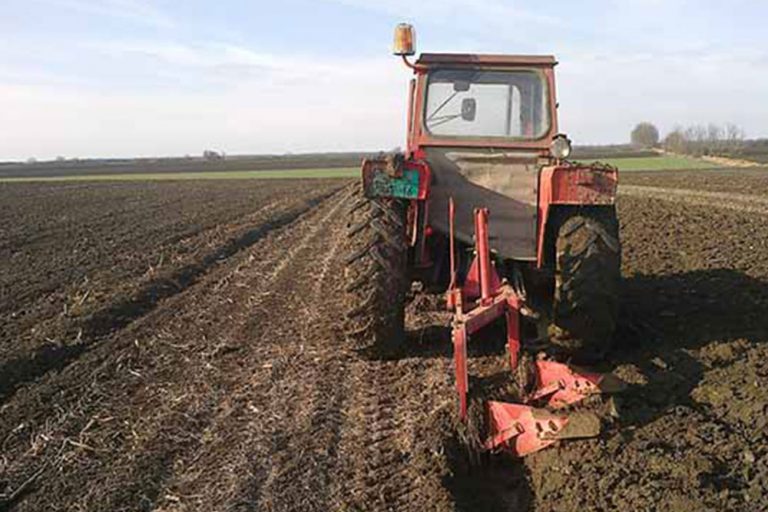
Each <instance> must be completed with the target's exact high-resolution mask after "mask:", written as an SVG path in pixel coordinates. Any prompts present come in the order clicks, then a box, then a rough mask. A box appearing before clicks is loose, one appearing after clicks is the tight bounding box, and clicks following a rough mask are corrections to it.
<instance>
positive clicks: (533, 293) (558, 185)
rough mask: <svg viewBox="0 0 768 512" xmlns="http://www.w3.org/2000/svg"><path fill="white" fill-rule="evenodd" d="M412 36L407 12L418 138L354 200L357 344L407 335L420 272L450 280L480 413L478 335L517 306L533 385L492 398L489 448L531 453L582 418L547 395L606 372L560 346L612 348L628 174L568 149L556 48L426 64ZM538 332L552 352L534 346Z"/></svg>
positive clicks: (456, 340)
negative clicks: (517, 394)
mask: <svg viewBox="0 0 768 512" xmlns="http://www.w3.org/2000/svg"><path fill="white" fill-rule="evenodd" d="M413 41H414V33H413V29H412V27H410V26H409V25H404V24H403V25H399V26H398V27H397V30H396V32H395V52H394V53H395V54H396V55H399V56H401V57H402V59H403V61H404V62H405V64H406V65H407V66H408V67H409V68H410V69H412V71H413V73H414V78H413V79H412V80H411V81H410V88H409V109H408V119H407V133H408V142H407V149H406V151H405V153H404V154H394V155H386V156H382V157H380V158H375V159H367V160H365V161H364V162H363V165H362V180H361V182H360V185H359V188H358V189H357V190H356V191H355V194H356V196H355V197H354V199H353V200H352V201H351V202H350V205H351V207H350V209H349V212H348V215H349V217H348V218H349V223H348V232H347V243H346V272H345V279H346V291H347V294H348V299H349V304H350V309H349V310H348V311H347V321H346V332H347V335H348V337H349V338H350V339H352V340H354V341H355V342H356V343H357V344H358V346H360V345H367V344H371V343H372V344H375V345H378V346H380V347H386V346H389V347H391V346H392V344H397V343H401V341H402V340H403V338H404V310H405V302H406V295H407V293H408V291H409V290H410V288H411V284H412V283H413V282H420V283H422V285H423V286H424V287H425V288H427V289H431V290H442V291H445V292H446V298H447V303H448V306H449V307H450V308H451V309H453V310H454V321H453V344H454V361H455V369H456V385H457V390H458V393H459V410H460V415H461V416H462V418H465V417H466V414H467V393H468V389H467V388H468V379H467V362H466V344H467V340H468V338H469V337H470V336H471V335H473V334H475V333H476V332H479V331H480V330H482V329H484V328H485V327H486V326H487V325H489V324H490V323H492V322H494V320H496V319H498V318H504V319H506V322H507V338H508V349H509V357H510V365H511V369H512V370H513V371H514V372H515V375H518V376H519V375H521V374H524V375H527V377H525V380H526V381H527V382H524V383H521V385H522V386H523V388H524V389H525V390H526V391H525V396H524V399H523V400H522V401H523V404H502V403H499V402H489V406H488V413H489V421H490V424H491V432H492V433H493V435H492V436H491V438H490V439H489V440H488V447H489V448H496V447H507V448H510V449H511V451H513V452H515V453H517V454H518V455H523V454H525V453H528V452H530V451H533V450H534V449H539V448H541V447H543V446H545V445H547V444H549V442H554V440H555V439H556V438H558V435H557V432H558V431H560V430H562V428H563V426H564V425H565V424H566V423H567V421H568V418H567V416H563V415H557V414H555V415H554V416H553V415H552V413H549V412H545V411H543V410H541V409H538V408H533V407H532V405H533V404H534V403H536V402H539V403H540V402H541V401H545V402H546V405H548V406H549V409H552V408H557V407H559V406H564V405H568V404H571V403H574V402H576V401H578V400H579V399H581V398H583V397H584V396H586V395H587V394H591V393H596V392H599V391H600V388H601V386H602V384H603V383H604V380H605V379H604V377H603V376H600V375H597V374H589V373H585V372H583V371H579V370H576V369H574V368H572V367H570V366H567V365H565V364H561V363H559V362H556V360H557V359H559V360H561V361H562V360H563V359H566V360H568V361H589V360H595V359H598V358H600V357H602V356H603V355H604V354H605V352H606V351H607V350H608V348H609V344H610V341H611V338H612V335H613V331H614V328H615V325H616V318H617V313H618V301H619V297H618V292H619V282H620V259H621V248H620V243H619V232H618V222H617V217H616V208H615V199H616V187H617V178H618V172H617V169H615V168H613V167H610V166H606V165H598V164H591V165H583V164H579V163H575V162H570V161H568V160H567V158H568V157H569V155H570V152H571V143H570V141H569V139H568V138H567V137H566V136H565V135H563V134H561V133H560V132H559V130H558V123H557V108H558V104H557V100H556V95H555V74H554V68H555V65H556V64H557V63H556V61H555V59H554V58H553V57H551V56H527V55H468V54H429V53H428V54H422V55H421V56H420V57H419V58H418V60H416V61H415V63H411V62H410V61H409V60H408V57H409V56H412V55H414V48H413V46H414V45H413ZM531 340H534V341H536V346H537V347H539V349H540V348H541V346H542V344H546V345H547V346H548V350H549V353H550V354H554V356H553V358H550V360H547V359H542V358H538V359H532V358H531V357H528V358H526V357H525V354H526V352H527V350H526V347H527V346H528V345H530V344H531ZM521 365H525V366H526V368H525V369H524V370H525V371H523V372H521V371H519V370H520V367H521ZM518 378H519V377H518ZM537 418H538V419H537ZM540 418H544V420H543V423H542V421H539V419H540ZM524 429H529V438H526V436H525V434H524V433H523V432H522V430H524ZM542 429H543V430H545V432H543V433H542ZM536 430H538V431H537V432H534V431H536ZM513 431H514V432H513ZM504 432H506V434H504ZM515 432H516V433H515ZM505 435H506V437H505ZM531 436H532V437H531ZM502 438H503V439H502Z"/></svg>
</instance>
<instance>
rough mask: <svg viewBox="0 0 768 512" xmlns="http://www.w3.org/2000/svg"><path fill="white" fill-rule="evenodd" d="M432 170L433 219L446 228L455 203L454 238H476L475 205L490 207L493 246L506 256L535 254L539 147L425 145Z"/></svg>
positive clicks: (532, 256)
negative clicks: (524, 149) (506, 148)
mask: <svg viewBox="0 0 768 512" xmlns="http://www.w3.org/2000/svg"><path fill="white" fill-rule="evenodd" d="M426 155H427V161H428V162H429V164H430V166H431V169H432V175H433V179H432V187H431V191H430V195H429V204H430V224H432V226H434V227H435V228H436V229H438V230H440V231H442V232H444V233H447V232H448V200H449V198H450V197H453V198H454V201H455V203H456V237H457V238H458V239H460V240H462V241H464V242H466V243H472V233H473V229H474V224H473V219H474V217H473V210H474V209H475V208H488V209H490V213H491V215H490V226H489V234H490V243H491V249H493V250H495V251H497V252H498V253H499V254H500V255H501V256H503V257H505V258H513V259H520V260H535V259H536V217H537V201H538V169H539V166H538V162H537V157H538V155H537V153H535V152H513V151H503V152H499V151H494V150H491V149H478V150H472V149H469V148H460V149H459V148H437V147H428V148H426Z"/></svg>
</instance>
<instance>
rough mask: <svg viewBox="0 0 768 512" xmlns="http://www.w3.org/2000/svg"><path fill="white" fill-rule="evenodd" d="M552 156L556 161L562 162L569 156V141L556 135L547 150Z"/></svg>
mask: <svg viewBox="0 0 768 512" xmlns="http://www.w3.org/2000/svg"><path fill="white" fill-rule="evenodd" d="M549 151H550V152H551V153H552V156H553V157H555V158H557V159H558V160H564V159H566V158H568V157H569V156H571V140H570V139H569V138H568V137H567V136H565V135H562V134H560V135H556V136H555V138H554V139H553V140H552V145H551V146H550V148H549Z"/></svg>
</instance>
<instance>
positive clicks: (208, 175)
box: [0, 167, 360, 183]
mask: <svg viewBox="0 0 768 512" xmlns="http://www.w3.org/2000/svg"><path fill="white" fill-rule="evenodd" d="M359 173H360V168H358V167H340V168H331V169H293V170H274V171H221V172H163V173H128V174H94V175H79V176H29V177H13V178H0V183H14V182H30V181H44V182H51V181H157V180H242V179H258V180H274V179H310V178H352V177H354V176H357V175H358V174H359Z"/></svg>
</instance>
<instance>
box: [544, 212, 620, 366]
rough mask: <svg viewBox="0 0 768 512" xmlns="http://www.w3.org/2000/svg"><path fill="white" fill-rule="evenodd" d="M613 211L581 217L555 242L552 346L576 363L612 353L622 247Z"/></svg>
mask: <svg viewBox="0 0 768 512" xmlns="http://www.w3.org/2000/svg"><path fill="white" fill-rule="evenodd" d="M618 231H619V230H618V221H617V220H616V213H615V211H610V212H602V214H600V215H589V214H577V215H574V216H572V217H570V218H568V219H567V220H566V221H565V222H564V223H563V224H562V225H561V227H560V230H559V233H558V236H557V241H556V245H555V248H556V263H555V264H556V268H555V294H554V304H553V322H554V325H553V330H554V332H553V339H552V341H553V343H554V344H555V345H556V346H557V347H558V349H560V350H562V351H563V352H565V354H566V355H567V356H569V357H571V358H572V359H574V360H577V361H583V362H594V361H596V360H599V359H601V358H602V357H604V356H605V354H606V352H607V351H608V350H609V349H610V347H611V341H612V337H613V332H614V330H615V328H616V320H617V316H618V311H619V286H620V280H621V246H620V244H619V232H618Z"/></svg>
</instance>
